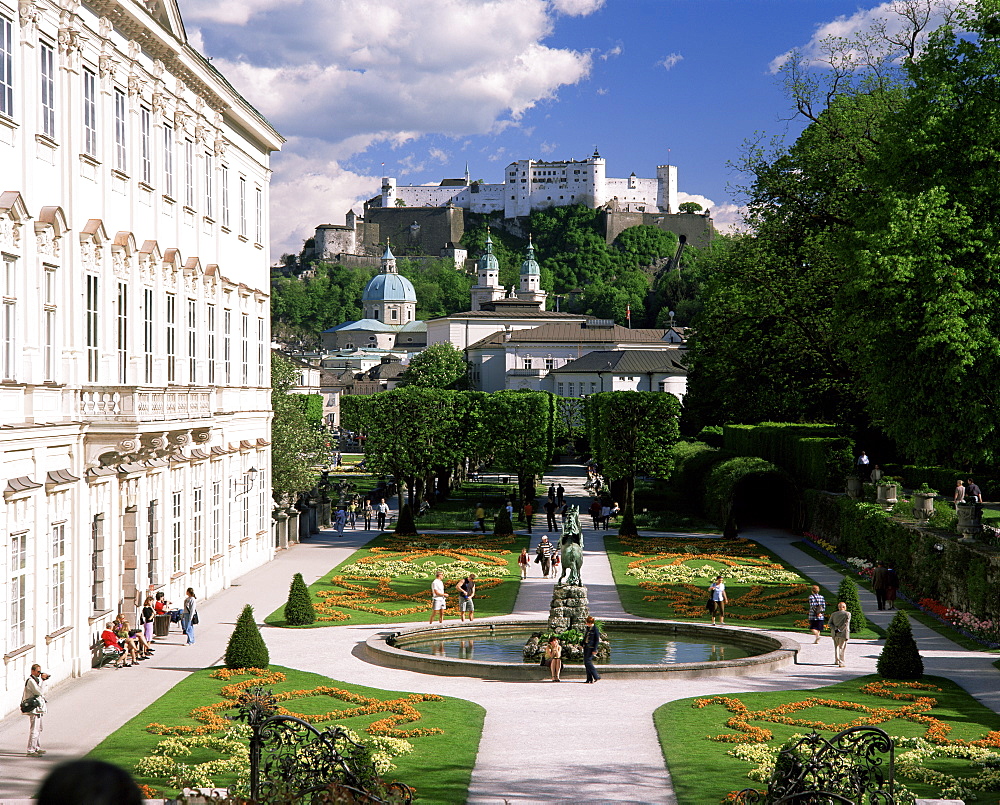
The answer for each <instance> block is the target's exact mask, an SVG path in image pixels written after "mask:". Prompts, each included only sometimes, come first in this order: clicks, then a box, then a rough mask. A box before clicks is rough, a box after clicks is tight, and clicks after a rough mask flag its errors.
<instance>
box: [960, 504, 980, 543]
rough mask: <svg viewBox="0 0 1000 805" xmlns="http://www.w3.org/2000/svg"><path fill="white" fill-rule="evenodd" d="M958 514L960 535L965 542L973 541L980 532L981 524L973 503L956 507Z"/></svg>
mask: <svg viewBox="0 0 1000 805" xmlns="http://www.w3.org/2000/svg"><path fill="white" fill-rule="evenodd" d="M955 511H956V513H957V514H958V533H959V534H961V535H962V540H963V541H965V542H968V541H971V540H972V539H973V538H974V535H975V534H976V533H977V532H978V531H979V523H977V522H976V518H975V511H976V509H975V506H973V505H972V504H971V503H959V504H957V505H956V506H955Z"/></svg>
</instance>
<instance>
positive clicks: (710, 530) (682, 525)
mask: <svg viewBox="0 0 1000 805" xmlns="http://www.w3.org/2000/svg"><path fill="white" fill-rule="evenodd" d="M623 505H624V504H623ZM635 524H636V526H637V527H638V528H639V529H640V530H648V531H680V532H685V531H687V532H691V533H699V534H718V533H720V531H719V527H718V526H717V525H715V524H714V523H711V522H709V521H708V520H706V519H705V518H704V517H703V516H702V513H701V508H700V507H699V506H698V505H697V504H695V503H693V502H692V501H690V500H686V499H684V498H682V497H681V496H680V495H679V494H677V490H676V489H674V487H673V486H672V485H671V484H670V482H668V481H662V480H659V479H655V478H641V479H638V480H637V481H636V484H635Z"/></svg>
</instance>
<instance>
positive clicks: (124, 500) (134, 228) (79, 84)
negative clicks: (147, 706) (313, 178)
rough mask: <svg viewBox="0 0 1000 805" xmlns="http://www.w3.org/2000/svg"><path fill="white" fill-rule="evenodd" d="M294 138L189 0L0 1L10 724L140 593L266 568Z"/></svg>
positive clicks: (2, 432) (200, 587)
mask: <svg viewBox="0 0 1000 805" xmlns="http://www.w3.org/2000/svg"><path fill="white" fill-rule="evenodd" d="M281 143H282V138H281V137H280V135H279V134H278V133H277V132H276V131H275V130H274V129H273V128H272V126H271V125H270V124H269V123H268V122H267V121H266V120H265V119H264V118H263V117H262V116H261V115H260V114H259V113H258V112H257V111H256V110H255V109H254V108H253V107H252V106H251V105H250V104H249V103H248V102H247V101H246V100H245V99H244V98H242V97H241V96H240V95H239V94H238V93H237V92H236V91H235V90H234V89H233V88H232V86H231V85H230V84H229V83H228V82H227V81H226V80H225V78H224V77H223V76H222V75H221V74H220V73H219V72H218V71H217V70H216V69H215V68H214V67H212V65H211V64H209V62H208V61H207V60H206V59H205V58H204V57H203V56H202V55H201V54H199V53H198V52H197V51H196V50H195V49H194V47H193V46H192V45H191V44H190V43H189V42H188V41H187V37H186V35H185V31H184V26H183V23H182V20H181V16H180V13H179V10H178V7H177V3H176V0H146V2H138V1H137V0H82V2H80V0H19V1H18V2H15V0H0V263H2V265H0V269H2V271H0V281H2V283H3V300H2V301H3V307H2V311H0V316H2V322H0V332H2V345H0V426H2V429H0V465H2V470H3V476H2V478H0V489H2V501H0V524H2V525H0V533H2V534H3V540H4V543H5V544H4V546H3V550H2V551H0V573H2V574H3V575H2V579H3V587H4V590H5V593H6V598H5V605H4V607H3V608H2V609H0V653H2V654H3V659H4V664H3V670H2V673H3V675H4V686H3V693H2V697H0V707H2V709H3V711H4V712H7V711H10V710H12V709H13V708H14V707H16V706H17V704H18V701H19V698H20V693H21V688H22V685H23V682H24V679H25V678H26V676H27V674H28V671H29V668H30V666H31V664H32V663H35V662H38V663H41V664H42V665H43V667H45V669H46V671H49V672H50V673H51V674H52V675H53V677H54V678H55V679H65V678H68V677H70V676H75V675H79V674H81V673H83V672H84V671H86V670H87V669H89V668H90V667H91V665H92V661H93V659H94V658H95V656H96V646H97V644H98V642H99V641H98V640H97V637H98V635H99V633H100V631H101V630H102V628H103V625H104V623H105V622H106V621H107V620H109V619H110V618H113V617H114V616H115V615H116V614H117V613H118V612H124V613H125V614H126V615H127V616H128V617H129V618H130V619H134V617H135V614H136V607H137V605H141V603H142V599H143V597H144V596H145V595H146V594H147V593H152V592H155V591H162V592H164V593H165V594H166V597H167V598H168V599H170V600H173V601H175V602H179V601H181V600H182V599H183V597H184V591H185V589H186V588H187V587H192V588H194V589H195V591H196V592H197V594H198V596H199V597H201V598H204V597H206V596H211V595H212V594H213V593H214V592H216V591H218V590H221V589H222V588H224V587H226V586H227V585H228V584H230V583H231V581H232V580H233V579H234V578H235V577H237V576H239V575H240V574H242V573H244V572H246V571H247V570H249V569H251V568H254V567H256V566H259V565H261V564H262V563H264V562H266V561H267V560H268V559H269V558H271V557H272V556H273V553H274V539H273V537H272V526H271V523H272V520H271V508H272V501H271V489H270V460H269V459H270V453H269V444H270V418H271V412H270V388H269V387H270V368H269V367H270V347H269V345H270V317H269V302H268V292H267V289H268V234H267V233H268V177H269V174H270V169H269V160H270V154H271V153H272V152H273V151H275V150H277V149H278V148H280V146H281Z"/></svg>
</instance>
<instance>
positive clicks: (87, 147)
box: [83, 70, 97, 157]
mask: <svg viewBox="0 0 1000 805" xmlns="http://www.w3.org/2000/svg"><path fill="white" fill-rule="evenodd" d="M83 152H84V153H85V154H89V155H90V156H92V157H96V156H97V76H95V75H94V74H93V73H92V72H90V70H84V71H83Z"/></svg>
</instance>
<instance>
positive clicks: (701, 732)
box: [654, 676, 1000, 805]
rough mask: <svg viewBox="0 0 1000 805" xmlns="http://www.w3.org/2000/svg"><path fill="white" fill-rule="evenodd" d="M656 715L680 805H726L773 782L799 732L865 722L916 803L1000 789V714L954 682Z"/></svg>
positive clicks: (735, 702) (876, 680)
mask: <svg viewBox="0 0 1000 805" xmlns="http://www.w3.org/2000/svg"><path fill="white" fill-rule="evenodd" d="M654 718H655V722H656V725H657V729H658V730H659V733H660V740H661V743H662V744H663V747H664V754H665V756H666V758H667V763H668V766H669V768H670V773H671V777H672V778H673V780H674V784H675V788H676V790H677V793H678V802H679V803H681V805H684V803H699V805H700V803H704V802H711V801H725V799H726V797H727V796H731V795H732V793H733V792H734V791H738V790H739V789H741V788H745V787H748V786H749V785H751V783H749V782H748V779H749V780H752V781H754V782H756V783H765V784H766V782H767V780H768V779H769V777H770V774H771V771H772V769H773V767H774V762H775V759H776V757H777V754H778V750H779V748H780V747H781V745H782V744H784V743H785V742H786V741H787V740H789V739H790V738H792V737H794V736H795V735H799V734H806V733H809V732H812V731H816V732H820V733H835V732H839V731H841V730H844V729H847V728H848V727H852V726H861V725H877V726H879V727H881V728H882V729H884V730H886V731H887V732H889V734H890V735H892V737H893V739H894V741H895V742H896V747H897V755H896V778H897V790H898V788H900V787H902V786H900V785H899V784H900V781H905V785H906V786H907V787H909V788H910V789H912V792H907V793H908V794H909V795H910V796H911V797H912V795H913V794H916V795H918V796H924V797H927V796H931V797H942V798H964V799H966V801H970V800H971V799H974V798H975V792H978V793H979V794H981V795H982V794H988V795H989V797H984V798H990V797H991V798H993V799H995V798H996V794H997V792H998V791H1000V716H998V715H997V714H996V713H993V712H992V711H990V710H988V709H987V708H985V707H983V706H982V705H981V704H979V703H978V702H976V701H975V700H974V699H973V698H972V697H971V696H969V695H968V694H967V693H965V692H964V691H962V690H961V688H959V687H958V686H957V685H954V684H953V683H951V682H949V681H948V680H943V679H936V678H928V679H925V680H924V681H922V682H887V681H885V680H883V679H881V678H880V677H874V676H870V677H865V678H862V679H861V680H852V681H851V682H843V683H840V684H839V685H835V686H832V687H829V688H821V689H819V690H815V691H798V692H796V691H780V692H774V693H764V694H759V693H755V694H741V695H739V696H731V695H730V696H709V697H700V698H697V699H687V700H684V701H679V702H671V703H669V704H667V705H664V706H663V707H661V708H660V709H659V710H657V712H656V714H655V717H654ZM719 726H722V727H725V728H726V729H725V731H723V732H719V730H718V728H717V727H719ZM827 737H829V736H827ZM713 747H715V748H713ZM747 764H749V766H750V767H749V768H748V765H747ZM697 768H701V769H702V770H703V769H704V768H712V769H713V772H714V775H713V777H712V778H711V779H706V777H705V775H703V774H700V775H699V774H698V773H697ZM696 775H697V776H696ZM899 801H912V799H910V800H907V799H906V798H905V796H904V798H903V799H900V800H899Z"/></svg>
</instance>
